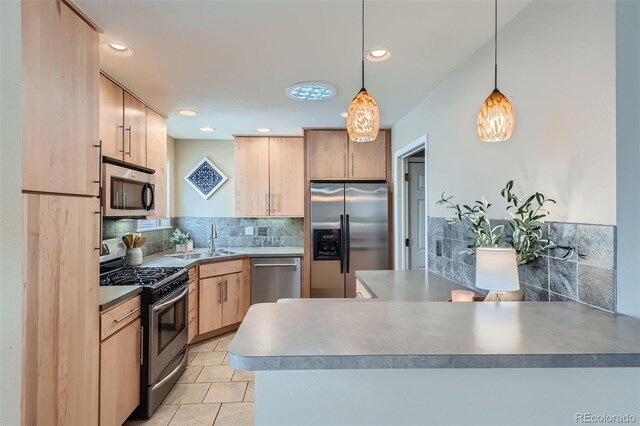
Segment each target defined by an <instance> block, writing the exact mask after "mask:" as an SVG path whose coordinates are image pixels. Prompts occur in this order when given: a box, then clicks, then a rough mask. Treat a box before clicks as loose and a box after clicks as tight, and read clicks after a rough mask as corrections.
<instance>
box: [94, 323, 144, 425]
mask: <svg viewBox="0 0 640 426" xmlns="http://www.w3.org/2000/svg"><path fill="white" fill-rule="evenodd" d="M141 326H142V323H141V321H140V318H139V317H137V318H135V319H134V321H133V322H130V323H129V324H128V325H127V326H126V327H124V328H122V329H121V330H119V331H118V332H117V333H115V334H113V335H112V336H110V337H109V338H108V339H107V340H105V341H103V342H102V343H101V344H100V426H120V425H122V424H123V423H124V422H125V420H127V417H129V415H130V414H131V413H132V412H133V410H135V408H136V407H137V406H138V404H139V403H140V352H141V348H140V344H141V336H140V333H141Z"/></svg>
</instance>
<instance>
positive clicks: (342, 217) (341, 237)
mask: <svg viewBox="0 0 640 426" xmlns="http://www.w3.org/2000/svg"><path fill="white" fill-rule="evenodd" d="M344 253H345V244H344V215H343V214H341V215H340V273H341V274H344V256H345V255H344Z"/></svg>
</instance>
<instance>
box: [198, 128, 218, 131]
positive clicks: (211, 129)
mask: <svg viewBox="0 0 640 426" xmlns="http://www.w3.org/2000/svg"><path fill="white" fill-rule="evenodd" d="M200 130H201V131H203V132H213V131H214V130H215V129H214V128H213V127H200Z"/></svg>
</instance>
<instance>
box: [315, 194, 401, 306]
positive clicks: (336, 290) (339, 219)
mask: <svg viewBox="0 0 640 426" xmlns="http://www.w3.org/2000/svg"><path fill="white" fill-rule="evenodd" d="M387 211H388V202H387V184H386V183H348V182H347V183H345V182H336V183H327V182H312V183H311V238H312V240H311V241H312V258H311V272H310V275H311V297H348V298H352V297H355V295H356V278H355V271H358V270H368V269H389V264H388V224H387V221H388V219H387Z"/></svg>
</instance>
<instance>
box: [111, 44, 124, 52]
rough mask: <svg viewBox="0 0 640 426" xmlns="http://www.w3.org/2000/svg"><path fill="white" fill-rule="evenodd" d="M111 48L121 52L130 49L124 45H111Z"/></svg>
mask: <svg viewBox="0 0 640 426" xmlns="http://www.w3.org/2000/svg"><path fill="white" fill-rule="evenodd" d="M109 47H110V48H112V49H116V50H119V51H121V52H122V51H124V50H127V49H128V47H127V46H125V45H124V44H122V43H109Z"/></svg>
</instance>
